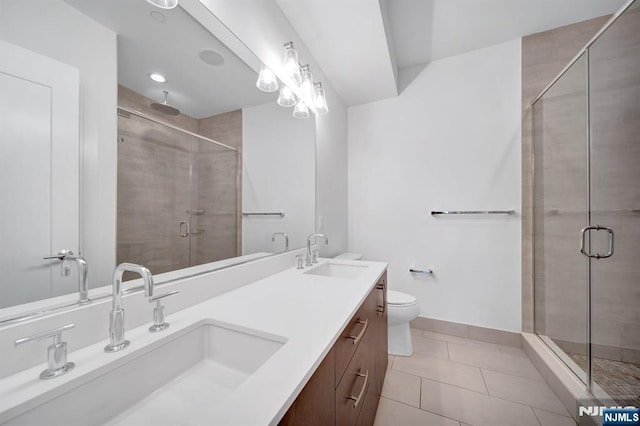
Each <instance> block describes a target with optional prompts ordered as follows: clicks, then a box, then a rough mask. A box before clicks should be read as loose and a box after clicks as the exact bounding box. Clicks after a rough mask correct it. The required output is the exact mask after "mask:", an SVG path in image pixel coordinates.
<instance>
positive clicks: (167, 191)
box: [116, 112, 192, 279]
mask: <svg viewBox="0 0 640 426" xmlns="http://www.w3.org/2000/svg"><path fill="white" fill-rule="evenodd" d="M191 140H192V136H190V135H187V134H185V133H182V132H179V131H176V130H174V129H172V128H170V127H167V126H163V125H161V124H158V123H155V122H153V121H150V120H146V119H144V118H141V117H138V116H136V115H133V114H127V113H122V112H121V113H119V116H118V203H117V204H118V208H117V219H118V220H117V256H116V258H117V262H118V263H122V262H132V263H138V264H141V265H144V266H146V267H147V268H149V270H150V271H151V272H152V273H153V274H160V273H163V272H167V271H173V270H176V269H181V268H186V267H188V266H190V259H189V256H190V238H189V229H188V221H189V199H190V193H189V186H190V175H191V159H190V156H191V153H190V151H191ZM131 278H137V276H136V275H135V274H131V275H125V279H131Z"/></svg>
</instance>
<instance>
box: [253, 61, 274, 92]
mask: <svg viewBox="0 0 640 426" xmlns="http://www.w3.org/2000/svg"><path fill="white" fill-rule="evenodd" d="M256 86H257V87H258V89H260V90H262V91H263V92H275V91H276V90H278V80H277V79H276V75H275V74H274V73H273V71H271V70H270V69H269V68H267V66H266V65H265V64H262V67H260V75H258V81H257V82H256Z"/></svg>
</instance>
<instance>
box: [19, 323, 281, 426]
mask: <svg viewBox="0 0 640 426" xmlns="http://www.w3.org/2000/svg"><path fill="white" fill-rule="evenodd" d="M171 337H172V338H171V339H170V340H167V341H165V342H162V341H161V342H156V343H160V345H159V346H158V345H154V346H156V347H155V348H152V349H150V350H149V348H141V349H140V350H138V351H137V352H144V353H142V354H139V353H136V352H132V353H131V355H132V356H131V357H130V358H129V357H128V358H127V359H126V360H125V362H124V364H122V365H120V366H118V367H116V368H114V369H112V370H111V371H106V372H105V373H104V374H102V375H100V376H98V377H95V378H93V379H92V380H90V381H88V382H87V383H84V384H83V385H81V386H79V387H77V388H75V389H73V390H72V391H71V392H68V393H66V394H63V395H61V396H60V397H58V398H55V399H53V400H51V401H49V402H48V403H45V404H43V405H41V406H39V407H37V408H35V409H34V410H31V411H28V412H26V413H25V414H23V415H22V416H21V417H20V418H17V419H14V420H18V422H17V424H46V423H47V422H48V423H51V424H82V423H83V422H86V421H87V419H91V424H107V425H132V424H135V425H176V424H206V423H208V422H211V419H213V418H215V416H216V413H219V412H220V411H221V409H224V406H225V401H226V400H227V397H228V396H229V395H231V394H232V392H233V391H234V390H235V389H237V388H238V387H239V386H240V385H241V384H242V383H243V382H244V381H245V380H246V379H247V378H249V377H250V376H251V375H252V374H253V373H254V372H255V371H256V370H258V368H260V366H262V365H263V364H264V363H265V362H266V361H267V360H268V359H269V358H270V357H271V356H272V355H273V354H274V353H276V352H277V351H278V349H280V348H281V347H282V346H283V345H284V344H285V342H286V339H285V338H284V337H281V336H276V335H270V334H267V333H263V332H260V331H258V330H252V329H246V328H241V327H236V326H233V325H230V324H224V323H218V322H215V323H214V322H211V321H207V322H203V323H198V324H195V325H194V326H193V327H190V328H188V329H186V330H182V331H180V332H176V336H171ZM145 349H147V350H146V351H145ZM79 401H80V402H81V403H79ZM69 407H74V408H73V409H69ZM52 412H53V413H52ZM185 413H188V415H187V416H186V417H188V418H185ZM52 414H53V415H52ZM52 417H53V418H52Z"/></svg>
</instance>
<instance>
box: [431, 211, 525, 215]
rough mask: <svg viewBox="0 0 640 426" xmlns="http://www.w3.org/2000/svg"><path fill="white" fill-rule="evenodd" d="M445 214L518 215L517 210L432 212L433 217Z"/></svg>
mask: <svg viewBox="0 0 640 426" xmlns="http://www.w3.org/2000/svg"><path fill="white" fill-rule="evenodd" d="M444 214H506V215H510V216H511V215H514V214H516V211H515V210H444V211H437V210H432V211H431V216H438V215H444Z"/></svg>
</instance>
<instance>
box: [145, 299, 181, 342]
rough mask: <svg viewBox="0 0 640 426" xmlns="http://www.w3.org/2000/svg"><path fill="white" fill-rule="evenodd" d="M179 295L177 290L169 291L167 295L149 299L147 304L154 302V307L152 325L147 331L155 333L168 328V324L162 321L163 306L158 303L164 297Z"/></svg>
mask: <svg viewBox="0 0 640 426" xmlns="http://www.w3.org/2000/svg"><path fill="white" fill-rule="evenodd" d="M177 293H179V291H178V290H174V291H170V292H168V293H164V294H159V295H158V296H153V297H150V298H149V303H153V302H156V306H155V307H154V308H153V325H152V326H151V327H149V331H150V332H152V333H157V332H158V331H162V330H165V329H167V328H169V323H168V322H165V320H164V306H162V305H161V304H160V301H161V300H162V299H164V298H165V297H169V296H173V295H174V294H177Z"/></svg>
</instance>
